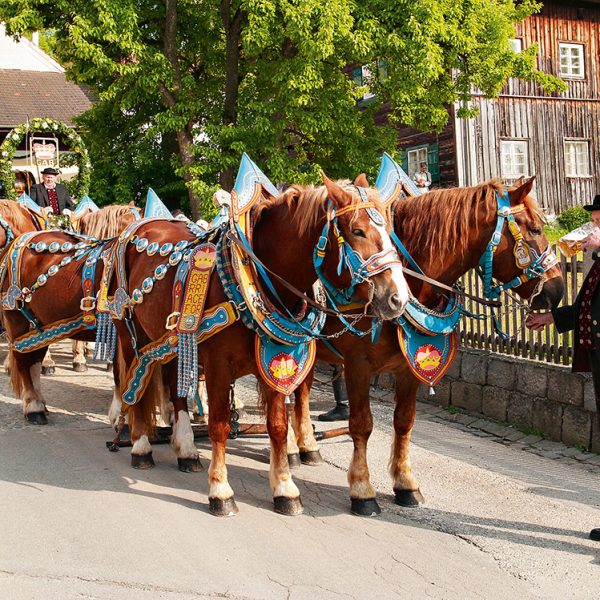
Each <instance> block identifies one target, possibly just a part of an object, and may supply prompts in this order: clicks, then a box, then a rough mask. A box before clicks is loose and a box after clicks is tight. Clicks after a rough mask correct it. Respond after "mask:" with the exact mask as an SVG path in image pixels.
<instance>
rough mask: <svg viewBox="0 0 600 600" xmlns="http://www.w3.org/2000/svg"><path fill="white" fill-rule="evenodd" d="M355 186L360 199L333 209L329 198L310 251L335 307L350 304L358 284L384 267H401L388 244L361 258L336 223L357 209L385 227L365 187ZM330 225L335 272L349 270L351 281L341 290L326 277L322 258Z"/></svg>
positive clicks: (340, 272)
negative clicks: (335, 250) (334, 246)
mask: <svg viewBox="0 0 600 600" xmlns="http://www.w3.org/2000/svg"><path fill="white" fill-rule="evenodd" d="M354 187H355V189H356V190H357V192H358V194H359V196H360V202H357V203H353V204H350V205H349V206H344V207H343V208H341V209H336V208H335V207H334V206H333V204H332V202H331V201H328V204H327V221H326V223H325V225H324V226H323V230H322V231H321V236H320V237H319V241H318V242H317V244H316V245H315V248H314V251H313V264H314V267H315V272H316V274H317V276H318V277H319V279H320V281H321V283H322V284H323V286H324V288H325V291H326V294H327V296H328V297H329V300H330V301H331V302H332V304H333V306H334V308H337V306H338V305H345V304H349V303H350V302H351V300H352V297H353V296H354V292H355V290H356V286H357V285H359V284H361V283H364V282H369V283H371V282H370V281H369V280H370V279H371V278H372V277H374V276H375V275H377V274H379V273H382V272H383V271H386V270H387V269H395V268H397V269H402V263H401V262H400V257H399V256H398V253H397V251H396V250H395V248H393V247H391V248H387V249H384V250H382V251H381V252H378V253H377V254H373V255H371V256H370V257H369V258H368V259H367V260H364V259H363V257H362V256H361V255H360V254H359V253H358V252H357V251H356V250H354V248H352V246H351V245H350V244H349V243H348V242H347V241H346V239H345V238H344V236H343V235H342V233H341V231H340V229H339V225H338V217H340V216H341V215H344V214H346V213H349V212H351V211H356V210H366V211H367V214H368V215H369V219H370V220H371V222H372V223H373V224H374V225H375V226H377V227H385V218H384V217H383V215H382V214H381V213H380V212H379V210H377V208H376V206H375V204H374V203H373V202H370V201H369V200H368V198H367V192H366V191H365V189H364V188H362V187H359V186H354ZM330 229H331V231H332V232H333V234H334V236H335V238H336V240H337V243H338V252H339V257H340V259H339V263H338V267H337V273H338V275H341V274H342V271H343V269H344V267H345V268H346V269H347V270H348V272H349V274H350V284H349V286H348V287H347V288H345V289H343V290H339V289H337V288H336V286H334V285H333V284H332V283H331V282H330V281H329V279H327V277H326V276H325V273H324V272H323V262H324V261H325V256H326V251H327V243H328V240H329V230H330Z"/></svg>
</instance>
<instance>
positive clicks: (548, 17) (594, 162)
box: [474, 0, 600, 213]
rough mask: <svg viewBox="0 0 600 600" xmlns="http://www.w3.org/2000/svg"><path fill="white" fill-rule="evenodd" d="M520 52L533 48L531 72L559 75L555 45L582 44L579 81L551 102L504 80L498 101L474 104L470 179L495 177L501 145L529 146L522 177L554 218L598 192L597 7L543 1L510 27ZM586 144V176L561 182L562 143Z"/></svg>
mask: <svg viewBox="0 0 600 600" xmlns="http://www.w3.org/2000/svg"><path fill="white" fill-rule="evenodd" d="M517 35H518V36H519V37H521V38H522V40H523V47H524V48H526V47H528V46H530V45H531V44H533V43H537V44H538V45H539V56H538V66H539V68H541V69H542V70H544V71H546V72H548V73H552V74H553V75H559V60H560V59H559V44H560V43H561V42H572V43H579V44H583V46H584V57H585V58H584V60H585V78H584V79H565V81H567V83H568V85H569V89H568V90H567V91H566V92H565V93H563V94H553V95H551V96H549V95H546V94H544V93H543V91H542V90H541V89H539V87H538V86H537V85H536V84H534V83H530V82H523V81H518V80H511V81H510V82H509V83H508V84H507V85H506V87H505V89H504V91H503V93H502V94H501V96H500V97H499V98H498V99H497V100H490V101H488V100H485V99H484V98H476V99H475V101H474V103H475V104H476V105H477V106H478V107H479V109H480V111H481V112H480V115H479V117H478V118H477V119H476V121H475V124H474V127H475V144H476V148H475V149H474V150H475V155H476V157H477V169H476V171H477V177H478V179H480V180H486V179H490V178H493V177H499V176H500V174H501V171H500V142H501V141H502V140H503V139H524V140H527V141H528V149H529V173H530V174H535V175H537V182H536V193H537V197H538V200H539V201H540V203H541V204H542V206H544V207H545V208H546V209H548V210H549V211H550V212H553V213H559V212H561V211H562V210H564V209H565V208H568V207H571V206H575V205H581V204H585V203H587V202H589V201H590V199H591V198H592V197H593V196H594V195H595V194H596V193H600V148H599V146H600V95H599V90H600V64H599V63H600V47H599V35H600V3H593V4H592V3H584V2H582V3H578V2H576V1H575V2H568V3H567V2H558V1H548V0H547V1H546V2H545V4H544V9H543V11H542V13H541V14H539V15H536V16H533V17H530V18H529V19H527V20H526V21H525V22H523V23H521V24H519V25H518V26H517ZM569 138H578V139H582V140H587V141H588V142H589V144H588V150H589V163H590V176H589V177H567V175H566V172H565V148H564V142H565V140H568V139H569Z"/></svg>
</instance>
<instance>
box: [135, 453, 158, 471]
mask: <svg viewBox="0 0 600 600" xmlns="http://www.w3.org/2000/svg"><path fill="white" fill-rule="evenodd" d="M131 466H132V467H133V468H134V469H151V468H152V467H153V466H154V459H153V458H152V452H148V454H132V455H131Z"/></svg>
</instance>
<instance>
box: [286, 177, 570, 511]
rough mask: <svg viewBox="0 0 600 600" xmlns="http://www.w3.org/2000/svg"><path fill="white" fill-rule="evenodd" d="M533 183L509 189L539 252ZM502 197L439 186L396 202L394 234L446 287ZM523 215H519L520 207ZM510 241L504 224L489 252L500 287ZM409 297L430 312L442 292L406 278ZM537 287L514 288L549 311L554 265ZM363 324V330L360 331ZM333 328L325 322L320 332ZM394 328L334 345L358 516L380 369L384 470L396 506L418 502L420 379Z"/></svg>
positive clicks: (302, 411)
mask: <svg viewBox="0 0 600 600" xmlns="http://www.w3.org/2000/svg"><path fill="white" fill-rule="evenodd" d="M532 185H533V178H532V179H530V180H528V181H525V182H524V183H522V184H521V185H519V186H518V187H515V188H514V189H511V190H509V197H510V205H511V207H512V209H513V210H514V209H517V210H519V209H521V210H520V211H519V212H515V214H514V218H515V220H516V222H517V224H518V226H519V228H520V230H521V233H522V234H523V236H524V238H525V240H526V242H527V243H528V244H529V245H530V247H531V248H533V249H534V250H535V251H536V252H537V254H538V255H540V254H542V252H544V251H545V250H546V248H547V247H548V241H547V239H546V237H545V235H544V233H543V229H542V225H543V223H542V220H541V218H540V214H541V213H540V210H539V208H538V206H537V204H536V202H535V201H534V200H533V199H532V198H531V197H530V196H529V193H530V191H531V187H532ZM501 192H502V187H501V186H500V185H499V184H498V183H497V182H490V183H484V184H482V185H479V186H477V187H472V188H456V189H442V190H437V191H432V192H429V193H427V194H424V195H422V196H418V197H414V198H408V199H400V200H398V201H397V202H396V204H395V206H394V207H393V217H394V230H395V232H396V234H397V235H398V237H399V238H400V239H401V240H402V241H403V242H404V244H405V245H406V247H407V249H408V250H409V252H410V253H411V255H412V256H413V258H414V259H415V261H416V262H417V264H418V265H419V266H420V267H421V268H422V269H423V271H424V272H425V274H427V275H428V276H429V277H431V278H434V279H437V280H438V281H440V282H442V283H445V284H448V285H451V284H453V283H454V282H456V281H457V280H458V279H459V278H460V277H461V276H462V275H464V274H465V273H466V272H467V271H468V270H470V269H472V268H474V267H476V266H477V265H478V263H479V260H480V257H481V256H482V255H483V253H484V251H485V249H486V246H487V245H488V242H489V241H490V238H491V237H492V233H493V232H494V229H495V227H496V221H497V205H496V194H497V193H501ZM523 207H524V208H525V209H526V210H522V208H523ZM514 244H515V242H514V240H513V237H512V235H511V233H510V232H509V230H508V227H506V226H505V227H504V228H503V231H502V238H501V240H500V243H499V245H498V247H497V250H496V252H495V253H494V259H493V274H494V277H495V278H497V279H498V280H500V281H502V282H508V281H511V280H513V279H514V278H515V277H517V276H519V275H522V273H523V271H522V270H521V269H519V268H517V266H516V264H515V256H514V254H513V248H514ZM409 283H410V288H411V291H412V293H413V295H414V296H415V297H416V298H417V299H418V300H419V301H420V302H421V303H422V304H425V305H426V306H428V307H437V306H439V303H440V299H441V298H440V295H439V293H438V292H437V291H436V290H434V289H433V288H432V287H431V286H430V285H428V284H423V283H422V282H421V281H418V280H415V279H414V278H409ZM542 283H543V285H542V286H541V288H540V287H539V284H540V280H539V279H535V280H531V281H528V282H526V283H523V284H522V285H520V286H518V287H516V288H515V291H516V292H517V293H518V294H519V295H520V296H521V297H522V298H525V299H527V298H530V297H531V296H532V295H534V297H533V299H532V302H531V307H532V308H534V309H542V308H546V309H548V308H551V307H554V306H556V305H558V303H559V302H560V301H561V298H562V295H563V290H564V282H563V279H562V274H561V271H560V266H554V267H552V268H551V269H549V270H548V271H547V272H546V273H544V275H543V282H542ZM363 327H365V326H363ZM337 329H339V327H338V325H337V324H336V323H335V322H334V321H330V319H328V321H327V324H326V326H325V330H326V331H328V332H329V333H331V332H333V331H336V330H337ZM396 329H397V326H396V325H393V324H391V323H385V324H384V326H383V331H382V333H381V337H380V339H379V341H378V342H377V343H376V344H371V343H370V342H369V340H368V339H366V338H362V339H357V338H356V337H353V336H350V335H346V334H345V335H343V336H341V337H340V338H339V339H337V340H335V344H334V345H335V348H336V350H337V351H338V352H340V353H341V354H342V355H343V363H344V364H345V379H346V384H347V388H348V397H349V404H350V421H349V425H350V435H351V436H352V440H353V442H354V453H353V456H352V460H351V463H350V468H349V472H348V482H349V486H350V498H351V503H352V511H353V512H354V513H355V514H359V515H372V514H376V513H378V512H380V509H379V506H378V504H377V501H376V499H375V490H374V488H373V486H372V485H371V482H370V477H369V468H368V463H367V442H368V439H369V436H370V434H371V431H372V428H373V419H372V415H371V410H370V406H369V385H370V381H371V377H372V376H373V375H376V374H380V373H384V372H392V373H394V374H395V376H396V391H395V397H396V409H395V413H394V442H393V445H392V450H391V456H390V463H389V469H390V474H391V476H392V480H393V489H394V494H395V498H396V503H397V504H400V505H402V506H415V505H417V504H419V503H420V502H422V501H423V497H422V495H421V493H420V491H419V484H418V481H417V479H416V478H415V476H414V475H413V473H412V469H411V463H410V456H409V446H410V436H411V431H412V427H413V424H414V421H415V407H416V394H417V389H418V386H419V381H418V379H417V378H416V377H415V376H414V375H413V374H412V373H411V371H410V370H409V368H408V366H407V362H406V360H405V358H404V356H403V354H402V352H401V351H400V346H399V343H398V336H397V331H396ZM317 356H318V358H319V359H321V360H324V361H326V362H329V363H341V362H342V361H341V360H340V359H339V358H338V357H337V356H336V355H335V354H333V353H332V352H331V351H330V350H329V349H328V348H326V347H325V346H323V345H321V344H319V348H318V353H317ZM311 382H312V378H311V377H309V378H307V379H306V380H305V381H304V383H302V385H301V386H300V387H299V388H298V390H297V391H296V406H295V411H294V415H293V418H292V422H293V424H294V430H295V433H296V437H297V441H298V447H299V451H300V454H301V457H303V458H304V459H305V461H306V462H308V463H309V464H311V463H312V464H318V463H319V462H321V459H320V455H319V453H318V445H317V442H316V441H315V439H314V435H313V430H312V427H311V424H310V413H309V408H308V401H309V392H310V385H311Z"/></svg>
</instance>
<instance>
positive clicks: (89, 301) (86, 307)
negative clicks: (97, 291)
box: [79, 296, 96, 312]
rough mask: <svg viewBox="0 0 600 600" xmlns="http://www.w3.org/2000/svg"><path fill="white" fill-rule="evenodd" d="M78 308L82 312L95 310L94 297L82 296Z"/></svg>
mask: <svg viewBox="0 0 600 600" xmlns="http://www.w3.org/2000/svg"><path fill="white" fill-rule="evenodd" d="M79 308H80V310H82V311H84V312H86V311H90V310H94V309H95V308H96V297H95V296H84V297H83V298H82V299H81V302H80V303H79Z"/></svg>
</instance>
